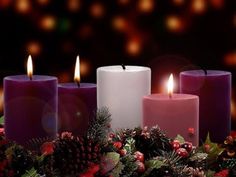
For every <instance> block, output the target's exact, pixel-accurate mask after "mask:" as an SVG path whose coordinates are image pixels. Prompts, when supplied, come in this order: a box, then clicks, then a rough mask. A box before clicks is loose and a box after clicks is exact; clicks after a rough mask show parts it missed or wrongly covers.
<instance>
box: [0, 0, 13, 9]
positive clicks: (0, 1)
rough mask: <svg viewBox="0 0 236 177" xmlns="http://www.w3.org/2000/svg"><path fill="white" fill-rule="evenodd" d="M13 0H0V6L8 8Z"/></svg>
mask: <svg viewBox="0 0 236 177" xmlns="http://www.w3.org/2000/svg"><path fill="white" fill-rule="evenodd" d="M11 1H12V0H0V8H7V7H9V6H10V5H11Z"/></svg>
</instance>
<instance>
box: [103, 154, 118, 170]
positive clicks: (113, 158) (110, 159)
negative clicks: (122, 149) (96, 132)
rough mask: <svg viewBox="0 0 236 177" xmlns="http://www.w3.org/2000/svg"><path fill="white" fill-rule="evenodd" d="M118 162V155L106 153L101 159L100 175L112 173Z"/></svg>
mask: <svg viewBox="0 0 236 177" xmlns="http://www.w3.org/2000/svg"><path fill="white" fill-rule="evenodd" d="M119 161H120V154H118V153H116V152H108V153H106V155H105V156H103V158H102V159H101V164H102V165H101V166H102V173H103V174H107V173H108V172H110V171H112V170H113V169H114V168H115V167H116V166H117V164H118V163H119Z"/></svg>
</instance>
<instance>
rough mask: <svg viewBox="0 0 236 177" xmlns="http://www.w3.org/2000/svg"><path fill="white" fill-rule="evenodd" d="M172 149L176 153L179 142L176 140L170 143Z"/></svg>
mask: <svg viewBox="0 0 236 177" xmlns="http://www.w3.org/2000/svg"><path fill="white" fill-rule="evenodd" d="M171 145H172V148H173V149H174V150H175V151H176V150H177V149H179V148H180V142H179V141H178V140H174V141H172V142H171Z"/></svg>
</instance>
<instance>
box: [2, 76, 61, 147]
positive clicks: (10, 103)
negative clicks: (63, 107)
mask: <svg viewBox="0 0 236 177" xmlns="http://www.w3.org/2000/svg"><path fill="white" fill-rule="evenodd" d="M3 87H4V118H5V124H4V126H5V132H6V138H7V139H9V140H13V141H16V142H17V143H19V144H21V145H27V143H29V140H32V139H35V138H46V137H47V138H55V137H56V132H57V130H56V127H57V126H56V123H57V98H58V96H57V78H56V77H52V76H42V75H34V76H32V80H30V78H29V77H28V76H27V75H16V76H7V77H5V78H4V86H3Z"/></svg>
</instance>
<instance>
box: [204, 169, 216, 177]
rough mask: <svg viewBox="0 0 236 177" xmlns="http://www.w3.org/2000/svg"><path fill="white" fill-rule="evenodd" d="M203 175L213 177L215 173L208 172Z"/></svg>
mask: <svg viewBox="0 0 236 177" xmlns="http://www.w3.org/2000/svg"><path fill="white" fill-rule="evenodd" d="M205 174H206V177H213V176H214V174H215V171H212V170H208V171H207V172H206V173H205Z"/></svg>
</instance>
